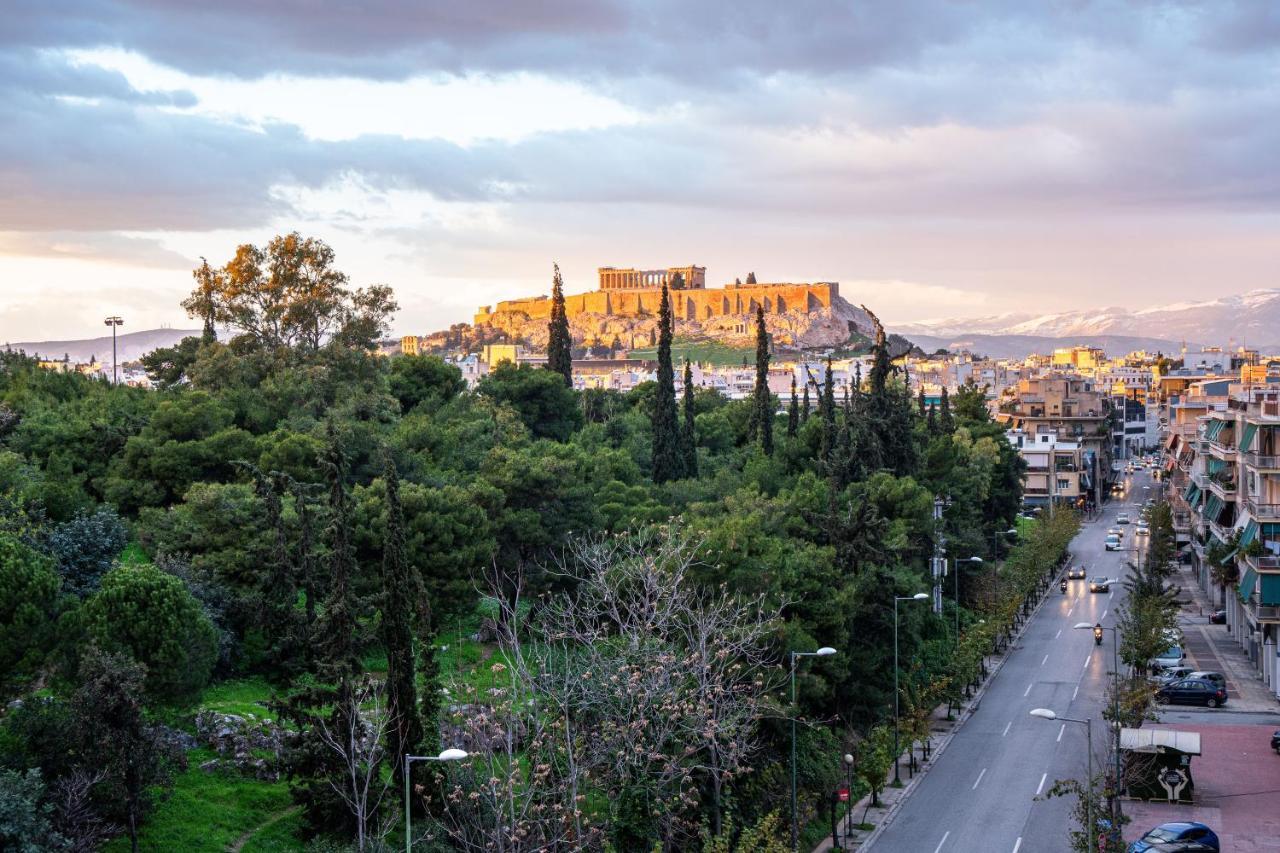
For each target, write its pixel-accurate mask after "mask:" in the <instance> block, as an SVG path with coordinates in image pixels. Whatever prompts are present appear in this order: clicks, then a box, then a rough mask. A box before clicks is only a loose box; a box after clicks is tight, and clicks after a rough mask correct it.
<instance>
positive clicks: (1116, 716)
mask: <svg viewBox="0 0 1280 853" xmlns="http://www.w3.org/2000/svg"><path fill="white" fill-rule="evenodd" d="M1075 627H1076V630H1079V631H1093V635H1094V636H1095V637H1098V638H1101V637H1102V632H1103V631H1110V632H1111V669H1112V682H1111V683H1112V687H1111V723H1112V727H1113V728H1114V729H1115V738H1114V741H1115V742H1114V744H1113V746H1112V749H1113V750H1114V751H1115V763H1116V781H1115V796H1114V797H1112V800H1111V812H1112V814H1111V825H1112V826H1119V825H1120V824H1119V823H1117V820H1118V818H1119V815H1117V814H1116V813H1115V812H1116V811H1118V810H1119V807H1120V629H1119V628H1116V627H1111V628H1108V627H1105V626H1104V625H1103V624H1102V623H1101V622H1098V623H1096V624H1093V625H1090V624H1089V623H1088V622H1077V623H1076V624H1075Z"/></svg>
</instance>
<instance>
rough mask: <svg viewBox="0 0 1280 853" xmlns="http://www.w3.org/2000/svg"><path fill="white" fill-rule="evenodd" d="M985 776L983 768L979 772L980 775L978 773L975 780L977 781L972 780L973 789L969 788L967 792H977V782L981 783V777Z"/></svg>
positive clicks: (985, 770) (985, 772)
mask: <svg viewBox="0 0 1280 853" xmlns="http://www.w3.org/2000/svg"><path fill="white" fill-rule="evenodd" d="M986 775H987V768H985V767H984V768H982V771H981V772H980V773H978V778H977V779H975V780H973V787H972V788H970V789H969V790H970V791H976V790H978V783H979V782H981V781H982V777H983V776H986Z"/></svg>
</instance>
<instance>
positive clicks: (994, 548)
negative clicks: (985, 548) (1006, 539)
mask: <svg viewBox="0 0 1280 853" xmlns="http://www.w3.org/2000/svg"><path fill="white" fill-rule="evenodd" d="M1017 535H1018V528H1016V527H1010V528H1009V529H1008V530H993V531H991V556H993V557H995V558H996V559H997V560H998V559H1000V538H999V537H1001V536H1017Z"/></svg>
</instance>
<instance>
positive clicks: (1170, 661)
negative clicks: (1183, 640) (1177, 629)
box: [1147, 644, 1187, 672]
mask: <svg viewBox="0 0 1280 853" xmlns="http://www.w3.org/2000/svg"><path fill="white" fill-rule="evenodd" d="M1186 658H1187V656H1186V654H1185V653H1184V652H1183V651H1182V646H1180V645H1177V644H1174V645H1171V646H1169V648H1167V649H1165V650H1164V651H1163V652H1161V653H1160V654H1158V655H1156V656H1155V657H1153V658H1152V659H1151V660H1149V661H1147V666H1148V667H1150V668H1151V669H1152V670H1153V671H1155V672H1159V671H1161V670H1163V669H1168V668H1169V667H1171V666H1181V665H1182V662H1183V661H1184V660H1186Z"/></svg>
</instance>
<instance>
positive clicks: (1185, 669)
mask: <svg viewBox="0 0 1280 853" xmlns="http://www.w3.org/2000/svg"><path fill="white" fill-rule="evenodd" d="M1195 671H1196V670H1195V667H1190V666H1171V667H1169V668H1168V669H1162V670H1161V671H1160V672H1158V673H1156V674H1155V675H1153V676H1151V678H1152V680H1153V681H1155V682H1156V683H1157V684H1168V683H1170V682H1174V681H1181V680H1182V679H1184V678H1192V677H1193V675H1192V674H1193V673H1194V672H1195ZM1205 680H1206V681H1207V680H1208V679H1205Z"/></svg>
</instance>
